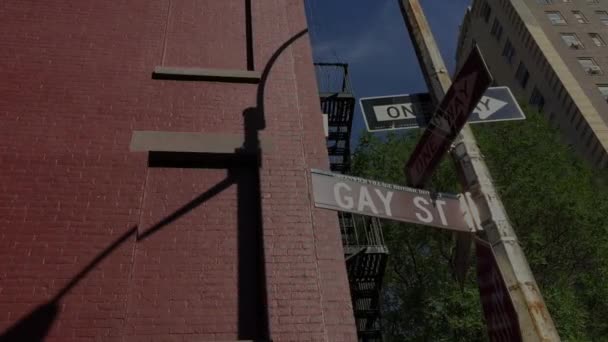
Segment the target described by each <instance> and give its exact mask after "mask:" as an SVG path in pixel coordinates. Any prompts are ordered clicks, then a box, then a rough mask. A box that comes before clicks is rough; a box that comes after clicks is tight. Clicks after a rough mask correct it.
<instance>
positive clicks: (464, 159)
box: [398, 0, 560, 341]
mask: <svg viewBox="0 0 608 342" xmlns="http://www.w3.org/2000/svg"><path fill="white" fill-rule="evenodd" d="M398 1H399V5H400V8H401V13H402V15H403V18H404V20H405V23H406V26H407V29H408V31H409V34H410V38H411V39H412V42H413V44H414V48H415V50H416V55H417V56H418V60H419V62H420V65H421V68H422V72H423V74H424V78H425V80H426V83H427V86H428V88H429V91H430V93H431V95H432V96H433V98H434V99H435V101H436V103H438V100H441V99H442V98H443V96H444V95H445V93H446V92H447V90H448V88H449V87H450V86H451V84H452V81H451V79H450V75H449V74H448V72H447V69H446V67H445V64H444V62H443V58H442V57H441V54H440V52H439V48H438V47H437V44H436V42H435V39H434V37H433V34H432V32H431V29H430V26H429V24H428V22H427V20H426V17H425V16H424V13H423V11H422V7H421V6H420V3H419V2H418V0H398ZM451 155H452V158H453V159H454V163H455V165H456V168H457V170H458V172H459V175H460V178H461V183H462V184H461V185H462V187H463V188H464V190H465V191H466V192H467V195H469V196H470V198H471V199H472V200H473V202H474V204H475V206H476V209H477V211H478V219H479V221H478V222H479V223H480V224H481V227H482V229H483V231H484V232H485V234H486V238H487V240H488V241H489V242H490V243H491V244H492V248H493V250H494V253H495V255H496V261H497V263H498V266H499V269H500V271H501V274H502V275H503V277H504V279H505V282H506V285H507V287H508V289H509V295H510V296H511V299H512V301H513V304H514V306H515V311H516V312H517V316H518V320H519V326H520V328H521V333H522V337H523V340H524V341H559V340H560V338H559V335H558V334H557V330H556V329H555V325H554V323H553V320H552V318H551V315H550V314H549V311H548V310H547V307H546V306H545V302H544V300H543V297H542V295H541V293H540V290H539V288H538V285H537V284H536V281H535V280H534V275H533V274H532V271H531V270H530V266H529V265H528V262H527V260H526V257H525V255H524V252H523V250H522V248H521V246H520V244H519V241H518V240H517V236H516V235H515V231H514V230H513V227H512V226H511V223H510V222H509V219H508V217H507V213H506V210H505V208H504V206H503V204H502V202H501V200H500V198H499V196H498V193H497V192H496V189H495V187H494V184H493V182H492V179H491V177H490V172H489V170H488V168H487V166H486V164H485V162H484V161H483V157H482V155H481V153H480V151H479V148H478V147H477V142H476V141H475V137H474V136H473V132H472V130H471V129H470V127H469V125H466V126H465V127H464V129H463V130H462V131H461V133H460V136H459V137H458V138H457V139H456V141H455V142H454V148H453V149H452V152H451Z"/></svg>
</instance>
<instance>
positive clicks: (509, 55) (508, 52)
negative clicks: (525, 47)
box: [502, 39, 515, 64]
mask: <svg viewBox="0 0 608 342" xmlns="http://www.w3.org/2000/svg"><path fill="white" fill-rule="evenodd" d="M502 55H503V56H504V57H505V59H506V60H507V62H509V64H513V58H514V57H515V48H514V47H513V44H511V41H510V40H508V39H507V41H506V42H505V48H504V49H503V50H502Z"/></svg>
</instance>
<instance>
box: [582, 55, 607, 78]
mask: <svg viewBox="0 0 608 342" xmlns="http://www.w3.org/2000/svg"><path fill="white" fill-rule="evenodd" d="M578 64H580V65H581V67H583V69H584V70H585V72H586V73H588V74H589V75H599V74H601V73H602V69H601V68H600V66H599V65H597V63H595V61H594V60H593V58H579V59H578Z"/></svg>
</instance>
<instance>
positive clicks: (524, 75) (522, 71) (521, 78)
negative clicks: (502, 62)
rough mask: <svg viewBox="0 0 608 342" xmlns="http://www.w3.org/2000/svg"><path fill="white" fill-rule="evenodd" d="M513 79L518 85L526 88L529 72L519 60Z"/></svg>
mask: <svg viewBox="0 0 608 342" xmlns="http://www.w3.org/2000/svg"><path fill="white" fill-rule="evenodd" d="M515 79H516V80H517V81H518V82H519V85H521V87H522V88H524V89H525V88H526V85H527V84H528V79H530V73H529V72H528V68H526V66H525V65H524V63H523V62H519V66H518V67H517V71H516V72H515Z"/></svg>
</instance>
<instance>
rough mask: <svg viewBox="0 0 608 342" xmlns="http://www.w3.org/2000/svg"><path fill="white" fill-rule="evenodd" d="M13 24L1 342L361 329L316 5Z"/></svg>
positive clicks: (122, 12) (18, 8) (8, 19)
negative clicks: (317, 68) (340, 212)
mask: <svg viewBox="0 0 608 342" xmlns="http://www.w3.org/2000/svg"><path fill="white" fill-rule="evenodd" d="M0 18H1V19H2V20H1V21H0V26H1V29H0V42H2V46H3V48H2V49H0V73H1V77H0V94H1V96H0V137H1V138H0V139H1V141H2V144H1V145H0V161H2V171H1V172H0V340H2V341H13V340H14V341H37V340H45V341H121V340H122V341H216V340H219V341H237V340H270V339H272V340H274V341H296V340H297V341H313V340H314V341H353V340H356V331H355V323H354V317H353V311H352V304H351V298H350V293H349V284H348V279H347V273H346V269H345V264H344V255H343V248H342V245H341V236H340V230H339V226H338V221H337V217H336V214H335V213H332V212H328V211H322V210H319V209H315V208H314V207H313V203H312V202H311V196H310V191H311V188H310V182H309V177H310V174H309V172H308V170H309V169H310V168H320V169H328V157H327V149H326V145H325V139H324V132H323V122H322V116H321V113H320V109H319V97H318V91H317V87H316V84H315V77H314V69H313V63H312V59H311V51H310V46H309V40H308V37H307V35H306V32H305V29H306V19H305V15H304V6H303V2H302V1H291V0H290V1H278V0H262V1H251V0H222V1H194V0H129V1H111V2H104V1H93V0H65V1H46V2H40V1H32V0H25V1H24V0H4V1H2V2H1V3H0Z"/></svg>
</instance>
